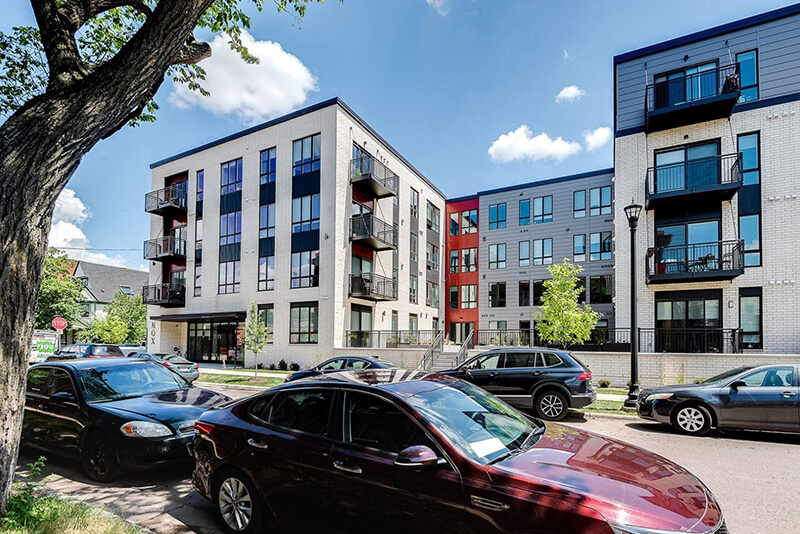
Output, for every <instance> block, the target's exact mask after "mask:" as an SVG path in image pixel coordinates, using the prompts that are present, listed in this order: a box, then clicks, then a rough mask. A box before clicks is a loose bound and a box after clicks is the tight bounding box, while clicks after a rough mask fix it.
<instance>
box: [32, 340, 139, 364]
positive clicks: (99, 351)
mask: <svg viewBox="0 0 800 534" xmlns="http://www.w3.org/2000/svg"><path fill="white" fill-rule="evenodd" d="M124 356H125V354H123V353H122V351H121V350H120V348H119V346H117V345H111V344H109V343H75V344H74V345H67V346H66V347H64V348H63V349H61V350H60V351H58V352H57V353H56V354H53V355H52V356H48V357H47V359H46V360H45V361H48V362H58V361H62V360H75V359H77V358H123V357H124Z"/></svg>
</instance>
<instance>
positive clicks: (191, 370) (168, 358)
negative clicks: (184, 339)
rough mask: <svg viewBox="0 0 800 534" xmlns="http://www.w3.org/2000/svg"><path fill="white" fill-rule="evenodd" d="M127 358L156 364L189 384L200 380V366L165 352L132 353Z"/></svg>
mask: <svg viewBox="0 0 800 534" xmlns="http://www.w3.org/2000/svg"><path fill="white" fill-rule="evenodd" d="M128 358H137V359H139V360H147V361H150V362H156V363H158V364H161V365H163V366H164V367H166V368H167V369H171V370H173V371H175V372H176V373H178V374H179V375H181V376H182V377H183V378H185V379H186V380H188V381H189V382H194V381H195V380H197V379H198V378H200V364H199V363H195V362H190V361H189V360H187V359H186V358H183V357H181V356H178V355H177V354H169V353H166V352H134V353H132V354H128Z"/></svg>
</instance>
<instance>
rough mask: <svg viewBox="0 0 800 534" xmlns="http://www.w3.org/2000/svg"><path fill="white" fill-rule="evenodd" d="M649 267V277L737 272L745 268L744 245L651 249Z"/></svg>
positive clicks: (738, 241)
mask: <svg viewBox="0 0 800 534" xmlns="http://www.w3.org/2000/svg"><path fill="white" fill-rule="evenodd" d="M646 263H647V276H653V275H662V274H687V275H695V274H702V273H704V272H716V271H735V270H739V269H741V268H742V267H743V266H744V241H743V240H741V239H736V240H729V241H713V242H710V243H696V244H689V245H669V246H665V247H651V248H649V249H648V250H647V257H646Z"/></svg>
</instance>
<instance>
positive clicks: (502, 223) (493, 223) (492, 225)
mask: <svg viewBox="0 0 800 534" xmlns="http://www.w3.org/2000/svg"><path fill="white" fill-rule="evenodd" d="M501 206H502V208H503V218H502V219H501V218H500V207H501ZM492 209H494V219H493V218H492ZM507 220H508V206H507V205H506V203H505V202H499V203H497V204H491V205H490V206H489V230H499V229H501V228H505V227H506V223H507Z"/></svg>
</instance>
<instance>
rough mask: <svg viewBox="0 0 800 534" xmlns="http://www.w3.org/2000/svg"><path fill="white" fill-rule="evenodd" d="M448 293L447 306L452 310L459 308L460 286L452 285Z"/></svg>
mask: <svg viewBox="0 0 800 534" xmlns="http://www.w3.org/2000/svg"><path fill="white" fill-rule="evenodd" d="M447 291H448V293H447V307H448V308H450V309H451V310H457V309H458V286H450V287H449V288H448V290H447Z"/></svg>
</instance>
